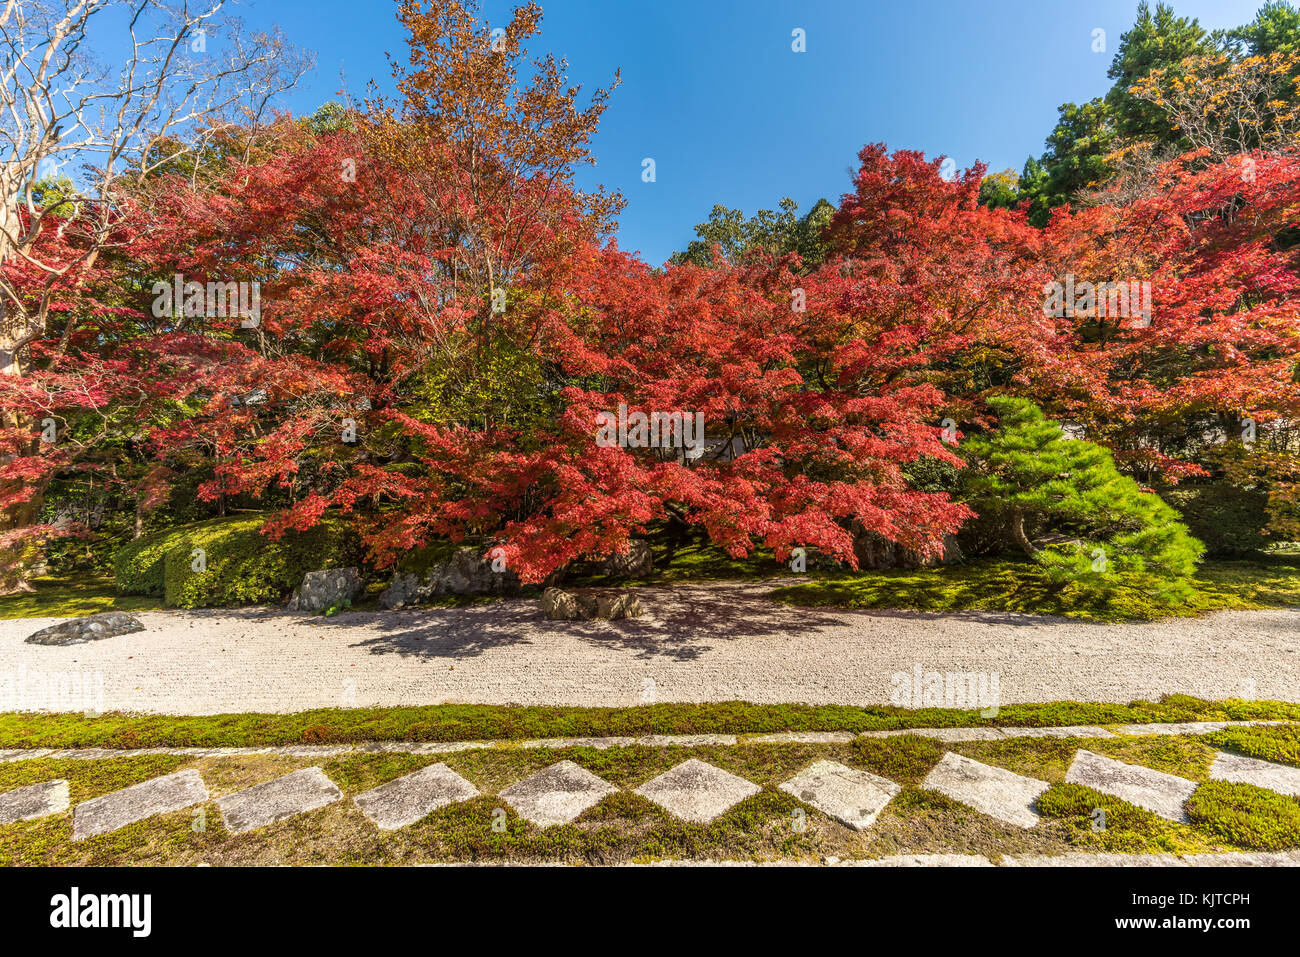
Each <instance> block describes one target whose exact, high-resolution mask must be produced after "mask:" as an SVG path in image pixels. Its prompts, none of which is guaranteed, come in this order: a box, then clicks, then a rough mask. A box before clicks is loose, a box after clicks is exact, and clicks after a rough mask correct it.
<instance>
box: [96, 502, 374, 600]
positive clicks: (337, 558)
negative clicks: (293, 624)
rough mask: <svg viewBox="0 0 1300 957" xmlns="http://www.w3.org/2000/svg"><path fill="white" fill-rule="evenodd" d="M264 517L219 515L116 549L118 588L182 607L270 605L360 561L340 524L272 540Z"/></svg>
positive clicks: (356, 551) (348, 534)
mask: <svg viewBox="0 0 1300 957" xmlns="http://www.w3.org/2000/svg"><path fill="white" fill-rule="evenodd" d="M266 518H267V516H266V515H264V514H257V515H253V516H247V515H241V516H234V517H230V518H219V519H213V520H211V521H207V522H196V523H194V524H191V525H184V526H180V527H178V528H173V529H168V530H166V531H163V532H159V533H157V534H155V535H148V536H144V537H142V538H140V539H138V540H137V541H135V542H132V543H131V544H129V545H127V546H126V547H125V548H123V549H121V550H120V551H119V552H118V555H117V559H116V562H115V571H116V578H117V585H118V588H119V589H120V590H121V591H123V592H125V593H127V594H144V595H154V596H157V595H161V596H162V597H163V600H164V603H165V604H166V605H168V606H171V607H178V608H211V607H224V606H232V605H252V604H268V603H276V602H280V601H283V600H284V599H285V598H286V597H287V596H288V595H289V593H290V592H291V591H293V589H294V588H297V587H298V585H299V584H301V582H302V577H303V575H305V574H306V573H307V572H309V571H314V570H316V569H321V568H340V567H345V566H348V565H353V564H356V562H357V560H358V557H359V547H358V545H357V543H356V540H355V539H354V537H353V536H352V535H351V533H350V532H349V531H348V530H347V529H346V528H345V527H344V526H343V525H342V524H341V523H337V522H326V523H324V524H321V525H318V526H316V527H315V528H312V529H309V530H308V531H306V532H296V533H295V532H290V533H288V534H286V535H285V536H284V537H283V538H282V539H280V541H278V542H274V541H271V540H270V539H269V538H267V537H266V536H265V535H263V534H262V526H263V525H264V524H265V522H266ZM195 549H202V550H203V553H204V555H203V563H202V564H203V570H202V571H196V570H195V556H194V552H195Z"/></svg>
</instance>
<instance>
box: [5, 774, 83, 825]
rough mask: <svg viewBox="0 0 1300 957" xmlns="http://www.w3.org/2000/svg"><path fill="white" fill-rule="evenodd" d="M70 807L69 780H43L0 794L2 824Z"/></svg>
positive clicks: (47, 814) (57, 811) (54, 812)
mask: <svg viewBox="0 0 1300 957" xmlns="http://www.w3.org/2000/svg"><path fill="white" fill-rule="evenodd" d="M67 809H68V782H67V781H64V780H63V779H62V778H60V779H58V780H55V781H42V782H41V783H40V784H32V785H28V786H27V787H25V788H18V789H17V790H16V791H6V792H5V793H4V794H0V824H12V823H14V821H30V820H32V819H33V818H38V817H47V816H49V815H51V814H58V813H59V812H60V811H66V810H67Z"/></svg>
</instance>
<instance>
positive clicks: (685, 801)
mask: <svg viewBox="0 0 1300 957" xmlns="http://www.w3.org/2000/svg"><path fill="white" fill-rule="evenodd" d="M761 790H763V789H762V788H761V787H759V786H758V785H757V784H755V783H754V782H752V781H746V780H745V779H744V778H742V777H737V776H736V775H734V774H732V773H730V772H729V771H724V770H722V768H715V767H714V766H713V765H711V764H706V763H704V762H703V761H701V760H699V759H698V758H690V759H689V760H686V761H683V762H682V763H681V764H679V765H677V767H675V768H673V769H671V770H669V771H665V772H664V773H663V774H661V775H659V776H658V777H657V778H653V779H651V780H649V781H647V782H646V783H645V784H643V785H641V786H640V787H639V788H637V789H636V793H637V794H639V795H641V796H642V797H643V798H648V799H649V800H651V801H654V802H655V804H658V805H659V806H660V807H661V808H663V809H664V810H665V811H667V812H668V813H669V814H673V815H676V816H677V817H680V818H682V819H683V820H685V821H692V822H694V823H696V824H706V823H708V822H709V821H712V820H713V819H714V818H715V817H717V816H718V815H719V814H721V813H723V812H724V811H726V810H727V809H728V808H730V807H732V806H733V805H735V804H737V803H739V802H740V801H743V800H744V799H745V798H747V797H752V796H753V795H755V794H757V793H758V792H759V791H761Z"/></svg>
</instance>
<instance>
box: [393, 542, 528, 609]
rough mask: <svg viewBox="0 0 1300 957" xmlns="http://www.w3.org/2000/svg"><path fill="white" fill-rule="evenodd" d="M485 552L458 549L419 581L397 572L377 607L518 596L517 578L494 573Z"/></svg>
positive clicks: (508, 571)
mask: <svg viewBox="0 0 1300 957" xmlns="http://www.w3.org/2000/svg"><path fill="white" fill-rule="evenodd" d="M484 552H485V549H484V547H483V546H473V545H468V546H466V547H464V548H458V549H456V551H455V552H453V553H452V555H451V557H450V558H448V559H446V560H445V561H441V562H436V563H435V564H433V565H431V566H430V567H429V570H428V571H427V572H425V574H424V577H423V578H422V579H421V578H420V577H418V576H416V575H414V574H412V573H411V572H398V573H397V574H395V575H394V576H393V581H392V583H391V584H390V585H389V586H388V588H386V589H384V592H383V594H381V595H380V596H379V603H380V604H381V605H382V606H383V607H385V608H406V607H408V606H410V605H419V604H421V603H423V602H427V601H429V600H430V599H432V598H439V597H442V596H444V595H517V594H518V593H519V588H520V582H519V576H518V575H516V574H515V573H514V572H512V571H510V570H509V569H505V570H503V571H495V570H494V569H493V568H492V562H491V560H490V559H487V558H485V557H484Z"/></svg>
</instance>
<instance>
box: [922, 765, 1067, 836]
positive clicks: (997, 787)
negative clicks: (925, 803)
mask: <svg viewBox="0 0 1300 957" xmlns="http://www.w3.org/2000/svg"><path fill="white" fill-rule="evenodd" d="M921 787H923V788H928V789H929V790H931V791H938V792H939V793H940V794H945V795H947V796H948V797H950V798H952V799H953V800H954V801H960V802H961V803H962V804H968V805H970V806H971V807H973V808H974V809H975V810H977V811H980V812H982V813H984V814H987V815H988V816H989V817H995V818H997V819H998V820H999V821H1005V822H1006V823H1007V824H1014V825H1015V826H1016V827H1033V826H1034V825H1035V824H1037V823H1038V822H1039V820H1040V817H1039V815H1038V812H1037V811H1035V810H1034V802H1035V801H1037V800H1038V798H1039V795H1041V794H1042V793H1043V792H1044V791H1046V790H1047V787H1048V785H1047V782H1046V781H1040V780H1038V779H1037V778H1027V777H1025V776H1024V775H1022V774H1015V773H1013V772H1011V771H1008V770H1006V769H1005V768H995V767H992V766H990V765H987V764H981V763H980V762H979V761H973V760H971V759H970V758H965V757H962V756H961V755H960V754H953V753H952V752H951V751H949V752H948V753H947V754H945V755H944V756H943V759H942V760H941V761H940V762H939V763H938V764H936V765H935V766H934V770H933V771H931V772H930V773H929V775H927V776H926V779H925V781H923V782H922V783H921Z"/></svg>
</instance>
